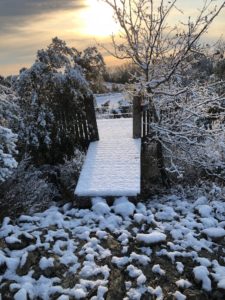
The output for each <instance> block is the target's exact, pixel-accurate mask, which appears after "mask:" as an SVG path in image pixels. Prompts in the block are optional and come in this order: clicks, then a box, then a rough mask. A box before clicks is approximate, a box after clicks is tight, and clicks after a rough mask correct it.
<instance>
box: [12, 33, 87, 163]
mask: <svg viewBox="0 0 225 300" xmlns="http://www.w3.org/2000/svg"><path fill="white" fill-rule="evenodd" d="M79 55H80V54H79V52H78V51H77V50H76V49H74V48H69V47H67V46H66V43H65V42H63V41H61V40H59V39H57V38H55V39H53V41H52V43H51V44H50V45H49V46H48V47H47V49H42V50H40V51H38V53H37V58H36V61H35V63H34V64H33V65H32V66H31V68H29V69H24V70H22V71H21V73H20V75H19V76H18V79H17V81H16V89H17V92H18V94H19V96H20V105H21V107H22V111H23V122H22V124H21V131H20V137H21V140H22V141H23V150H24V151H26V152H29V153H30V154H31V156H32V157H34V158H35V159H36V160H37V161H40V160H41V162H43V161H44V162H47V163H52V162H53V163H55V162H61V161H62V159H63V158H65V157H69V158H70V157H71V156H73V153H74V150H75V149H76V146H77V139H76V132H75V128H74V123H75V122H76V119H77V114H82V113H83V110H84V103H83V99H84V98H88V97H91V91H90V89H89V85H88V83H87V81H86V79H85V74H84V70H83V69H82V67H81V66H80V65H79V64H78V63H77V61H76V60H77V59H78V57H79Z"/></svg>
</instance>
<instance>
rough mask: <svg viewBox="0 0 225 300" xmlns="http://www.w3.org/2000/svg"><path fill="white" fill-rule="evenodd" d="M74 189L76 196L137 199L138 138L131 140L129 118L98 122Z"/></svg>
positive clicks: (138, 190)
mask: <svg viewBox="0 0 225 300" xmlns="http://www.w3.org/2000/svg"><path fill="white" fill-rule="evenodd" d="M98 130H99V136H100V140H99V141H97V142H92V143H91V144H90V146H89V148H88V152H87V156H86V159H85V162H84V165H83V168H82V171H81V174H80V178H79V180H78V184H77V187H76V190H75V194H76V195H77V196H137V195H138V194H139V193H140V185H141V183H140V182H141V170H140V169H141V167H140V161H141V139H133V138H132V119H130V118H129V119H107V120H98Z"/></svg>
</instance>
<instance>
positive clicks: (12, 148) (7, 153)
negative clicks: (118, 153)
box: [0, 126, 17, 182]
mask: <svg viewBox="0 0 225 300" xmlns="http://www.w3.org/2000/svg"><path fill="white" fill-rule="evenodd" d="M16 141H17V135H16V134H14V133H13V132H12V131H11V130H10V129H8V128H5V127H2V126H0V182H1V181H5V179H6V178H7V177H8V176H9V175H10V174H11V173H12V170H13V169H14V168H16V167H17V162H16V160H15V158H14V157H13V156H14V154H16Z"/></svg>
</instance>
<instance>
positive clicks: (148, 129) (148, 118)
mask: <svg viewBox="0 0 225 300" xmlns="http://www.w3.org/2000/svg"><path fill="white" fill-rule="evenodd" d="M150 122H151V118H150V110H149V109H148V110H147V135H149V134H150Z"/></svg>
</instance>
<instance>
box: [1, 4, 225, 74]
mask: <svg viewBox="0 0 225 300" xmlns="http://www.w3.org/2000/svg"><path fill="white" fill-rule="evenodd" d="M156 1H157V0H156ZM222 1H223V0H218V1H217V2H218V4H219V3H221V2H222ZM202 2H203V1H202V0H178V6H179V7H180V8H182V9H183V11H184V12H185V15H186V14H190V15H192V14H193V13H194V11H196V10H197V8H198V7H199V5H200V4H201V3H202ZM173 17H174V18H175V19H176V17H177V16H173ZM224 30H225V9H224V10H223V12H222V13H221V14H220V16H219V17H218V18H217V19H216V21H215V22H214V24H213V25H212V26H211V28H210V31H209V32H208V34H207V36H206V39H207V40H208V41H210V42H212V41H215V40H217V39H219V38H220V37H221V35H222V34H223V32H224ZM117 31H118V25H116V24H115V22H114V19H113V15H112V11H111V9H110V8H109V7H108V6H107V5H106V4H104V3H103V2H102V1H101V0H0V74H1V75H4V76H7V75H11V74H18V73H19V70H20V69H21V68H22V67H29V66H30V65H31V64H32V63H33V62H34V60H35V55H36V52H37V50H38V49H42V48H45V47H46V46H47V45H48V44H50V42H51V39H52V38H53V37H55V36H58V37H59V38H61V39H63V40H65V41H66V42H67V43H68V45H69V46H73V47H75V48H77V49H78V50H82V49H84V48H85V47H87V46H93V45H96V44H97V43H103V44H106V45H107V44H109V41H110V39H109V36H110V34H111V33H112V32H117ZM103 55H104V57H105V61H106V64H107V65H109V66H113V65H118V64H119V63H121V62H120V61H117V60H115V59H113V58H112V57H111V56H110V55H108V54H107V53H106V52H105V51H104V52H103Z"/></svg>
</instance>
